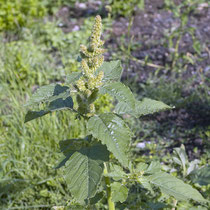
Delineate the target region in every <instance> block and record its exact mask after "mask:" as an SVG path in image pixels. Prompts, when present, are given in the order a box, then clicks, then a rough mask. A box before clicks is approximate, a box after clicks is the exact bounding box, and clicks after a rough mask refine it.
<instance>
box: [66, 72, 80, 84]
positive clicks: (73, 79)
mask: <svg viewBox="0 0 210 210" xmlns="http://www.w3.org/2000/svg"><path fill="white" fill-rule="evenodd" d="M81 76H82V73H81V72H72V73H71V74H70V75H67V76H66V81H65V83H66V84H74V83H75V82H76V81H77V80H78V79H79V78H80V77H81Z"/></svg>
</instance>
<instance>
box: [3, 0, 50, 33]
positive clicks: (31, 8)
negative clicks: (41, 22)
mask: <svg viewBox="0 0 210 210" xmlns="http://www.w3.org/2000/svg"><path fill="white" fill-rule="evenodd" d="M45 14H46V8H45V6H44V4H43V1H39V0H1V1H0V31H2V30H12V29H15V28H18V27H22V26H25V25H27V24H29V23H31V22H32V21H33V19H34V18H39V17H43V16H44V15H45Z"/></svg>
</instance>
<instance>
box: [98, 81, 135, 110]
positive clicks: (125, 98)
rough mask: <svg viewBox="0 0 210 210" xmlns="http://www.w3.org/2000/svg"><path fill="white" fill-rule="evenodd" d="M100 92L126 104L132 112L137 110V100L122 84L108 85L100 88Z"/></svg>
mask: <svg viewBox="0 0 210 210" xmlns="http://www.w3.org/2000/svg"><path fill="white" fill-rule="evenodd" d="M99 92H100V93H101V94H106V93H108V94H110V95H111V96H113V97H115V98H116V99H117V100H118V101H119V102H124V103H126V104H127V105H128V106H129V107H130V108H131V109H132V110H134V109H135V98H134V96H133V94H132V92H131V90H130V89H129V88H128V87H127V86H125V85H124V84H123V83H121V82H113V83H107V84H105V85H103V86H102V87H101V88H100V90H99Z"/></svg>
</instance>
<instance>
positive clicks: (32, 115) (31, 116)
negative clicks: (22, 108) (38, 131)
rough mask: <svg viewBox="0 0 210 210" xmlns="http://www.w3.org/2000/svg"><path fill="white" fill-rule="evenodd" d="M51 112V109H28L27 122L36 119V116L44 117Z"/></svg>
mask: <svg viewBox="0 0 210 210" xmlns="http://www.w3.org/2000/svg"><path fill="white" fill-rule="evenodd" d="M48 113H50V111H47V110H41V111H28V112H27V114H26V116H25V121H24V122H25V123H26V122H29V121H31V120H34V119H36V118H39V117H42V116H44V115H46V114H48Z"/></svg>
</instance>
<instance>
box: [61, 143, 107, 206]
mask: <svg viewBox="0 0 210 210" xmlns="http://www.w3.org/2000/svg"><path fill="white" fill-rule="evenodd" d="M108 159H109V153H108V151H107V149H106V147H105V146H103V145H94V146H91V147H86V148H82V149H80V150H78V151H77V152H75V153H74V154H73V155H72V156H71V157H70V159H69V160H68V161H67V162H66V170H65V179H66V182H67V186H68V187H69V190H70V192H71V193H72V195H73V196H74V197H75V198H76V199H77V200H78V201H79V202H82V201H84V200H85V199H88V198H92V197H94V196H95V194H96V190H97V187H98V184H99V183H100V181H101V178H102V174H103V162H104V161H108Z"/></svg>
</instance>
